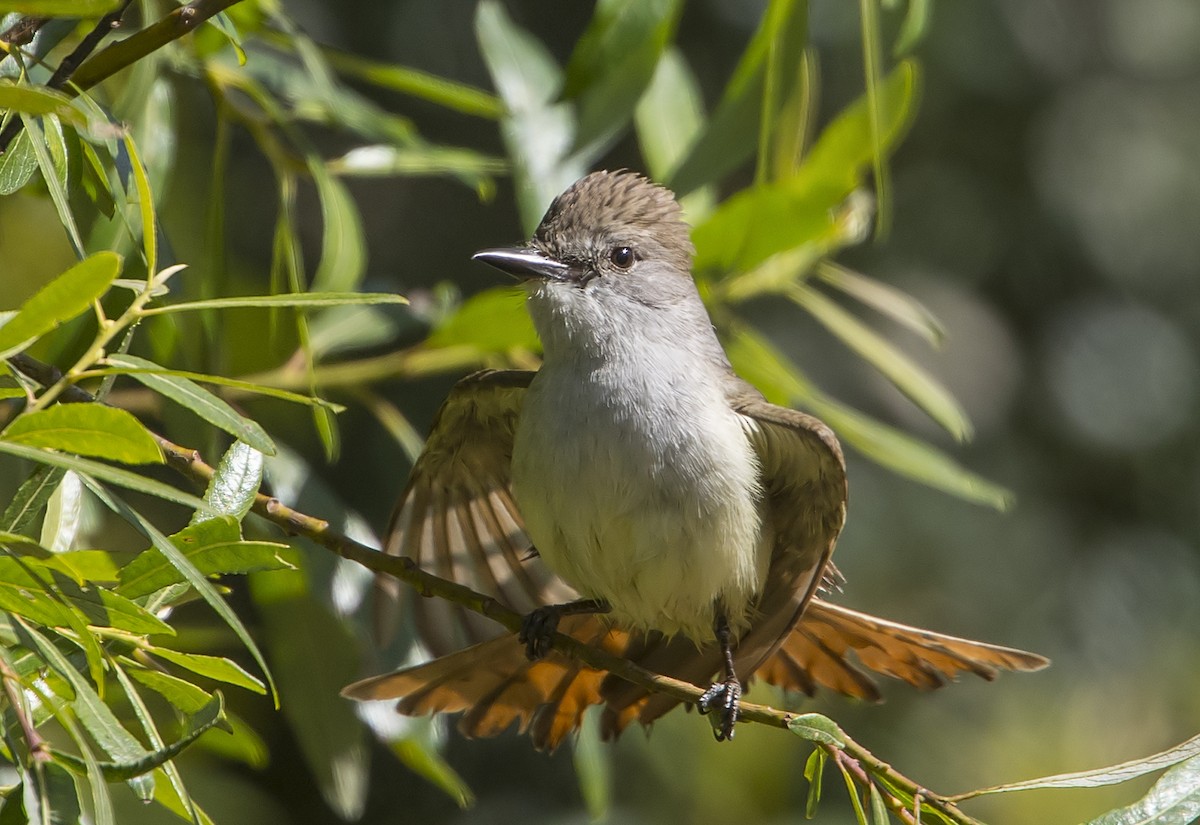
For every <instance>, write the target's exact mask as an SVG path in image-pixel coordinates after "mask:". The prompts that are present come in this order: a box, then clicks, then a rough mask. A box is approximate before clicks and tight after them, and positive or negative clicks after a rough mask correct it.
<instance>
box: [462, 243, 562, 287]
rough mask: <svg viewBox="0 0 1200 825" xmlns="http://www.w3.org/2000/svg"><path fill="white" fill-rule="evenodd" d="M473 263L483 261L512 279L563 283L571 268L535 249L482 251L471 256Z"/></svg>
mask: <svg viewBox="0 0 1200 825" xmlns="http://www.w3.org/2000/svg"><path fill="white" fill-rule="evenodd" d="M471 260H473V261H483V262H484V263H485V264H488V265H489V266H494V267H496V269H498V270H500V271H501V272H505V273H507V274H509V275H512V276H513V277H514V278H548V279H550V280H554V281H565V280H567V279H568V277H569V275H568V273H569V272H570V270H571V267H569V266H567V265H566V264H564V263H562V262H561V261H556V260H554V259H553V258H548V257H546V256H545V255H543V254H542V253H541V252H539V251H538V250H536V249H532V248H528V247H526V248H523V249H482V250H480V251H479V252H476V253H475V254H474V255H472V256H471Z"/></svg>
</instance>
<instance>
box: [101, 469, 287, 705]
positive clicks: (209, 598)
mask: <svg viewBox="0 0 1200 825" xmlns="http://www.w3.org/2000/svg"><path fill="white" fill-rule="evenodd" d="M88 486H89V487H90V488H91V490H92V492H93V493H95V494H96V496H97V497H98V498H99V499H100V500H101V501H103V502H104V503H105V504H106V505H108V507H109V508H110V509H112V510H113V511H114V512H115V513H116V514H117V515H119V516H121V517H122V518H123V519H125V520H126V521H128V522H129V523H130V524H132V525H133V526H134V527H136V528H137V530H138V531H139V532H140V533H141V534H142V535H144V536H146V537H147V538H149V539H150V541H151V543H152V544H153V545H154V546H155V547H156V548H157V549H158V550H159V551H160V552H161V553H162V554H163V555H164V556H165V557H166V558H167V560H168V561H169V562H170V563H171V564H172V565H173V566H174V567H175V569H176V570H178V571H179V572H180V573H181V574H182V576H183V578H184V580H186V581H187V583H188V584H190V585H191V586H192V587H193V588H194V589H195V591H196V593H197V594H198V595H199V596H200V597H201V598H202V599H204V601H205V602H207V603H208V605H209V607H211V608H212V609H213V611H214V612H215V613H216V614H217V615H218V616H220V617H221V619H222V620H223V621H224V622H225V624H227V625H228V626H229V628H230V629H231V630H232V631H233V632H234V635H235V636H237V637H238V639H240V640H241V642H242V644H243V645H245V646H246V649H247V650H248V651H249V652H250V655H251V656H253V657H254V661H255V662H256V663H257V664H258V666H259V667H260V668H262V671H263V674H264V675H265V676H266V677H267V683H268V684H269V685H270V687H271V693H272V695H273V696H274V698H275V700H276V707H278V694H277V693H276V692H275V684H274V681H273V680H272V678H271V672H270V670H269V669H268V668H267V662H266V659H264V658H263V655H262V651H261V650H259V649H258V645H257V644H255V643H254V639H253V637H251V635H250V633H249V631H247V630H246V626H245V625H244V624H242V621H241V619H239V618H238V616H237V614H236V613H234V612H233V610H232V609H230V607H229V605H228V604H226V603H225V600H224V599H222V598H221V594H220V593H218V592H217V590H216V588H215V587H213V585H212V584H211V583H210V582H209V581H208V580H207V579H205V578H204V575H203V574H202V573H201V572H200V571H199V570H197V569H196V567H195V565H193V564H192V563H191V561H189V560H188V558H187V557H186V556H185V555H184V554H183V552H182V551H181V550H180V549H179V548H178V547H176V546H175V545H174V544H172V543H171V540H170V539H168V538H167V537H166V536H164V535H163V534H162V533H161V532H160V531H159V530H158V528H156V527H155V526H154V525H153V524H151V523H150V522H149V521H147V520H146V519H145V518H144V517H143V516H142V514H141V513H139V512H138V511H136V510H134V509H133V508H132V507H130V506H129V505H128V504H126V503H125V502H124V501H122V500H121V499H119V498H117V497H115V496H112V495H110V494H109V493H108V491H107V490H105V489H104V488H103V487H101V486H99V485H97V484H89V485H88ZM201 506H205V505H201ZM217 523H219V522H215V521H214V522H204V524H205V525H207V524H217ZM198 526H203V525H198Z"/></svg>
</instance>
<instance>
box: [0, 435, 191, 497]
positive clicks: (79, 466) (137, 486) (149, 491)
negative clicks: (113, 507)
mask: <svg viewBox="0 0 1200 825" xmlns="http://www.w3.org/2000/svg"><path fill="white" fill-rule="evenodd" d="M0 453H7V454H8V455H15V456H17V457H18V458H25V459H28V460H30V461H36V462H38V463H40V464H47V465H49V466H51V467H59V468H62V469H64V470H74V471H75V472H77V473H79V475H80V476H82V477H84V480H85V482H86V480H87V478H88V477H91V478H98V479H100V480H102V481H107V482H108V483H109V484H115V485H116V486H118V487H124V488H125V489H127V490H134V491H136V492H139V493H145V494H146V495H150V496H156V497H157V498H161V499H164V500H166V501H173V502H175V503H176V504H182V505H183V506H184V507H187V508H188V509H190V510H195V509H197V508H202V509H208V505H207V504H205V503H204V502H203V501H201V500H200V499H198V498H196V496H193V495H191V494H190V493H185V492H183V491H182V490H177V489H175V488H174V487H172V486H171V485H169V484H164V483H162V482H161V481H155V480H154V479H152V478H146V477H145V476H140V475H138V474H137V473H133V472H130V471H129V470H123V469H121V468H120V467H112V466H109V465H108V464H102V463H100V462H99V461H93V460H92V459H90V458H82V457H80V456H75V455H66V454H64V453H58V452H55V451H53V450H46V449H42V448H40V447H29V446H26V445H24V444H12V443H10V442H8V441H5V440H3V439H0Z"/></svg>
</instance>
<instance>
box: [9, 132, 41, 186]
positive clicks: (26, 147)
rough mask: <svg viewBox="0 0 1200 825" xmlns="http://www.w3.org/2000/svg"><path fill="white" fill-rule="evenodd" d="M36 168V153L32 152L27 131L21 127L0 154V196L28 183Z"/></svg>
mask: <svg viewBox="0 0 1200 825" xmlns="http://www.w3.org/2000/svg"><path fill="white" fill-rule="evenodd" d="M37 168H38V162H37V155H35V154H34V153H33V144H32V142H31V141H30V137H29V133H28V132H26V131H25V130H24V129H22V130H21V133H20V134H18V135H17V136H16V137H15V138H13V141H12V143H10V144H9V145H8V149H7V150H6V151H5V153H4V154H3V155H0V196H2V195H11V194H12V193H13V192H16V191H17V190H18V189H20V188H21V187H22V186H24V185H25V184H27V183H29V181H30V179H31V178H32V177H33V173H34V172H36V171H37Z"/></svg>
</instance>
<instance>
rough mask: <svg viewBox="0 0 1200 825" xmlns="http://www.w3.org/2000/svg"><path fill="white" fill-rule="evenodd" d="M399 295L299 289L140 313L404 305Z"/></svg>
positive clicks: (152, 309)
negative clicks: (253, 308) (252, 308)
mask: <svg viewBox="0 0 1200 825" xmlns="http://www.w3.org/2000/svg"><path fill="white" fill-rule="evenodd" d="M407 303H408V299H407V298H405V297H404V296H403V295H393V294H392V293H390V292H299V293H286V294H282V295H247V296H243V297H234V298H212V299H210V300H206V301H189V302H187V303H182V304H168V305H167V306H161V307H152V308H150V309H147V310H144V311H143V312H142V314H143V315H165V314H166V313H168V312H192V311H195V310H201V309H233V308H236V307H332V306H348V305H353V304H407Z"/></svg>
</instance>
